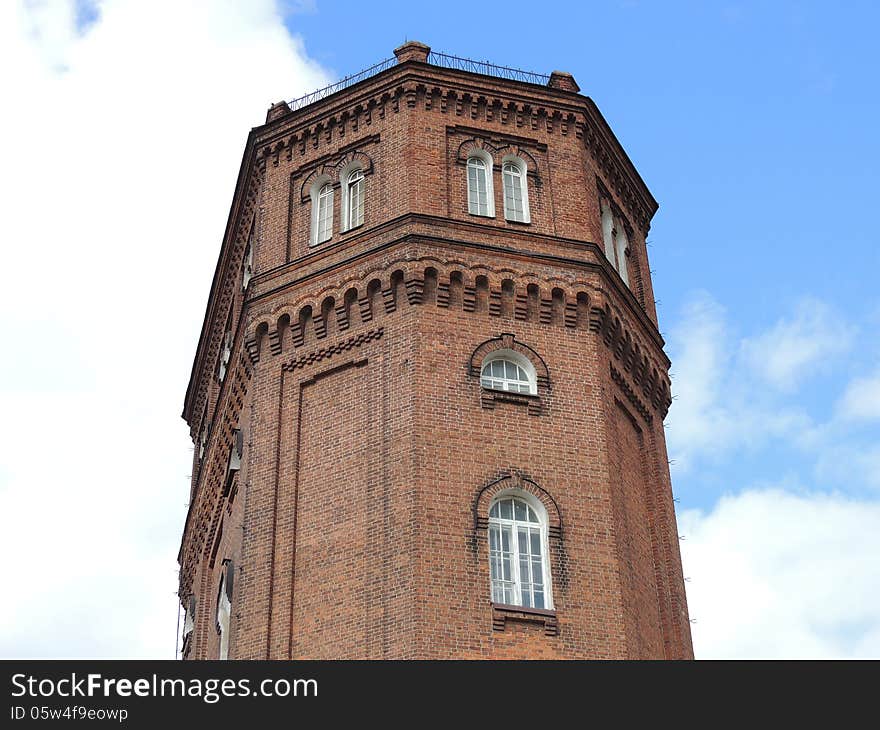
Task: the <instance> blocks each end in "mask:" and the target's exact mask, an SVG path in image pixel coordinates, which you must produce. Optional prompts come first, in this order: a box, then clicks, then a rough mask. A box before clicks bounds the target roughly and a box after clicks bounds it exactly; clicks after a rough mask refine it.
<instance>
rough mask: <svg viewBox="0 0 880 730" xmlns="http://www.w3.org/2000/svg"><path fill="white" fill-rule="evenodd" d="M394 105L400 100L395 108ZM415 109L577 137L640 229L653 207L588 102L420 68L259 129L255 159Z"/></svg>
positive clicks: (395, 70) (406, 68)
mask: <svg viewBox="0 0 880 730" xmlns="http://www.w3.org/2000/svg"><path fill="white" fill-rule="evenodd" d="M401 100H403V101H404V103H403V104H401ZM416 107H419V108H423V109H424V110H425V111H431V110H434V111H436V112H439V113H441V114H448V115H450V116H451V115H454V116H455V117H458V118H468V119H471V120H485V121H488V122H496V123H498V124H500V125H501V126H510V127H513V128H516V129H523V128H524V129H530V130H532V131H537V130H541V131H542V132H546V133H547V134H554V133H559V134H562V135H568V134H571V133H575V134H576V135H577V137H578V138H579V139H583V140H584V143H585V145H586V146H587V148H588V149H589V150H590V152H591V154H592V156H593V157H594V159H596V161H597V164H598V165H599V167H600V169H601V170H602V172H603V175H604V176H605V178H606V180H607V181H608V183H609V185H611V186H612V187H613V188H614V189H615V191H616V192H617V194H618V196H619V197H620V199H621V200H622V201H623V202H624V203H625V204H626V205H627V207H630V208H632V210H633V216H632V217H633V218H634V219H635V220H636V221H637V223H638V224H639V226H640V228H642V230H644V231H645V232H646V231H647V229H648V226H649V225H650V219H651V217H652V216H653V214H654V212H655V211H656V209H657V202H656V201H655V200H654V198H653V196H652V195H651V193H650V192H649V191H648V188H647V186H646V185H645V183H644V181H643V180H642V178H641V176H640V175H639V173H638V171H637V170H636V169H635V166H634V165H633V164H632V162H631V161H630V159H629V157H628V156H627V155H626V153H625V152H624V150H623V147H622V146H621V145H620V143H619V142H618V141H617V138H616V137H615V136H614V134H613V132H612V131H611V129H610V127H609V126H608V124H607V123H606V122H605V120H604V118H603V117H602V115H601V113H600V112H599V110H598V109H597V108H596V105H595V104H594V103H593V102H592V100H590V99H589V98H587V97H583V96H575V95H573V94H571V93H569V92H557V91H556V90H555V89H554V88H553V87H545V88H536V87H534V86H533V85H530V84H529V85H525V84H519V83H516V82H511V81H507V80H504V79H495V80H494V84H493V87H492V88H491V89H487V88H486V86H485V79H484V78H482V77H480V76H476V75H473V74H469V73H467V72H461V71H454V70H450V69H445V68H441V67H437V66H431V65H428V64H403V65H397V66H393V67H391V68H389V69H388V70H386V71H384V72H382V73H379V74H377V75H376V76H373V77H371V78H370V79H369V80H368V81H365V82H363V83H362V84H358V85H357V86H356V87H349V88H348V89H345V90H344V91H341V92H339V93H338V94H334V95H333V96H332V97H329V98H326V99H324V100H321V101H319V102H317V103H315V104H313V105H310V106H309V107H306V108H304V109H302V110H299V111H297V112H294V113H291V114H284V115H280V116H279V118H278V119H277V120H276V121H274V122H272V123H269V124H267V125H265V126H264V127H263V128H261V129H259V132H260V136H259V142H258V147H257V155H258V157H260V158H261V159H273V158H274V159H277V158H278V156H279V155H280V154H281V153H282V152H286V153H287V154H288V155H292V154H293V153H294V151H297V152H298V153H299V154H300V155H304V154H305V153H306V151H307V150H309V149H314V148H317V147H318V146H319V145H320V144H322V143H323V144H330V143H333V142H335V141H336V140H338V139H341V138H344V137H345V136H346V134H351V133H355V132H357V131H358V129H359V128H360V127H362V126H369V125H371V124H372V122H373V121H374V119H376V118H379V119H384V117H385V115H386V114H387V113H398V112H399V111H400V110H401V109H402V108H409V109H414V108H416Z"/></svg>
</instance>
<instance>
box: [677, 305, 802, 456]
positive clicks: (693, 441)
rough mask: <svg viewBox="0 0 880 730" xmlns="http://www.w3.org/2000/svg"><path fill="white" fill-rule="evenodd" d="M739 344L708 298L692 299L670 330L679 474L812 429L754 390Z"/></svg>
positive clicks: (793, 409) (792, 410) (795, 411)
mask: <svg viewBox="0 0 880 730" xmlns="http://www.w3.org/2000/svg"><path fill="white" fill-rule="evenodd" d="M739 341H740V340H739V339H738V337H737V335H736V333H734V332H731V331H730V329H729V326H728V323H727V313H726V311H725V309H724V308H723V307H722V306H721V305H720V304H718V302H716V301H715V300H714V299H713V298H712V297H711V296H710V295H709V294H707V293H705V292H698V293H696V294H695V295H694V296H693V297H692V298H691V300H690V301H689V303H688V304H687V305H686V306H685V307H684V310H683V312H682V316H681V318H680V319H679V321H678V323H677V324H676V325H675V326H674V327H673V328H672V330H671V334H670V338H669V345H670V351H671V353H672V354H671V359H672V368H673V373H674V379H673V383H672V390H673V397H674V400H673V405H672V407H671V409H670V411H669V417H668V420H667V426H668V440H669V452H670V456H671V458H672V460H673V461H674V462H675V467H676V470H677V471H679V472H683V471H687V470H689V469H690V468H692V467H693V464H694V462H695V461H696V460H697V459H699V458H703V457H708V458H713V457H718V456H721V455H724V454H728V453H730V452H734V451H736V450H738V449H743V448H748V449H752V448H757V447H761V446H764V445H766V444H767V443H768V441H770V440H772V439H776V438H781V437H785V436H789V435H791V434H793V433H797V432H800V431H803V430H805V429H807V428H809V426H810V419H809V418H808V417H807V416H806V415H805V414H804V412H803V411H802V409H800V408H799V407H797V406H796V405H790V406H787V407H784V408H780V407H778V405H777V404H775V403H773V402H770V401H769V400H768V398H767V396H766V394H764V393H762V392H761V390H762V389H761V388H756V387H754V383H752V382H750V380H749V379H748V377H747V376H746V375H745V374H744V371H743V369H742V368H741V367H740V366H739V363H738V361H737V359H736V358H735V353H736V351H737V343H738V342H739Z"/></svg>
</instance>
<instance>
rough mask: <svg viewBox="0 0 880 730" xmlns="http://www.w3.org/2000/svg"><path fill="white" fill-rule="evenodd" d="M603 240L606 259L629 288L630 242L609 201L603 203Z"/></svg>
mask: <svg viewBox="0 0 880 730" xmlns="http://www.w3.org/2000/svg"><path fill="white" fill-rule="evenodd" d="M602 238H603V240H604V243H605V258H607V259H608V260H609V261H610V262H611V265H612V266H613V267H614V268H615V269H617V273H619V274H620V278H621V279H623V282H624V283H625V284H626V285H627V286H629V272H628V271H627V266H626V251H627V249H628V248H629V241H628V240H627V238H626V231H625V229H624V226H623V223H622V221H621V220H620V219H619V218H618V216H616V215H615V214H614V213H613V212H612V210H611V206H610V205H609V204H608V202H607V201H605V200H603V201H602Z"/></svg>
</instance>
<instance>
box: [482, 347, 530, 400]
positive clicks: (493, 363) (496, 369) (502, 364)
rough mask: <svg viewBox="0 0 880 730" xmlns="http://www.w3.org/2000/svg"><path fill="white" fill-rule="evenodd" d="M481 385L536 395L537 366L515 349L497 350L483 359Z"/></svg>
mask: <svg viewBox="0 0 880 730" xmlns="http://www.w3.org/2000/svg"><path fill="white" fill-rule="evenodd" d="M480 385H482V386H483V387H484V388H488V389H489V390H506V391H509V392H512V393H529V394H531V395H535V394H536V393H537V392H538V385H537V377H536V374H535V366H534V365H532V363H531V362H529V360H528V358H525V357H523V356H522V355H520V354H519V353H518V352H514V351H513V350H496V351H495V352H493V353H492V354H491V355H488V356H487V357H486V358H485V359H484V360H483V366H482V368H481V370H480Z"/></svg>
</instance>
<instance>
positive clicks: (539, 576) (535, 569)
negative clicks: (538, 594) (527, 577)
mask: <svg viewBox="0 0 880 730" xmlns="http://www.w3.org/2000/svg"><path fill="white" fill-rule="evenodd" d="M532 583H534V584H535V585H536V586H541V585H544V570H543V567H542V565H541V559H540V558H532Z"/></svg>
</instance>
